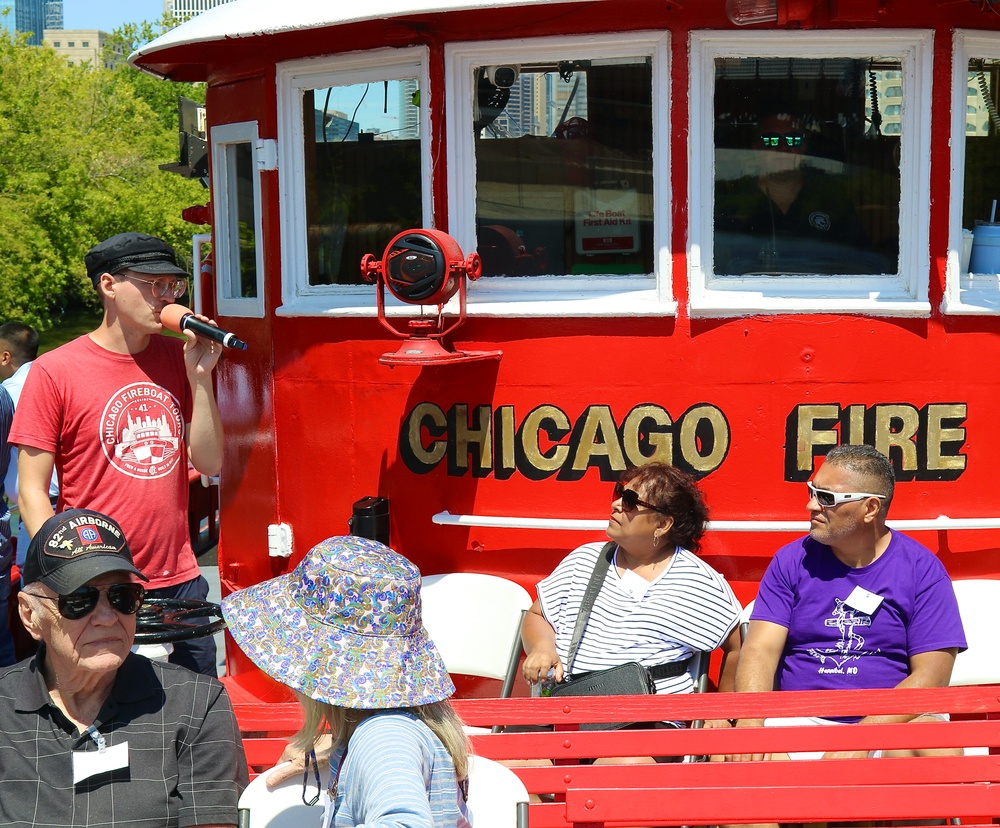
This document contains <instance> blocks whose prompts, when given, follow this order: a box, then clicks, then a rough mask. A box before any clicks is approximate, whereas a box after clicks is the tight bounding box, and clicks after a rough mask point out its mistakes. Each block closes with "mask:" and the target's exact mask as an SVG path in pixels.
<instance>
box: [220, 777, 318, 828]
mask: <svg viewBox="0 0 1000 828" xmlns="http://www.w3.org/2000/svg"><path fill="white" fill-rule="evenodd" d="M285 764H287V763H285ZM278 767H282V765H278ZM329 771H330V766H329V764H326V766H325V767H323V768H321V769H320V776H321V783H322V784H323V786H324V790H325V786H326V779H327V777H328V776H329ZM270 772H271V771H269V770H267V771H264V772H263V773H262V774H260V776H257V777H255V778H254V779H253V780H252V781H251V782H250V784H249V785H247V786H246V789H245V790H244V791H243V794H242V795H241V796H240V801H239V804H238V806H237V807H238V808H239V828H308V826H310V825H319V824H320V822H322V817H323V807H322V805H321V804H319V803H317V804H316V805H313V806H309V805H306V804H305V803H304V802H303V801H302V776H301V775H300V774H295V775H294V776H292V778H291V779H286V780H285V781H284V782H282V783H281V784H280V785H276V786H275V787H273V788H268V787H267V784H266V782H265V779H266V778H267V775H268V774H269V773H270ZM308 793H309V795H310V796H312V795H313V794H315V793H317V790H316V787H315V782H314V780H313V779H312V778H311V777H310V779H309V788H308Z"/></svg>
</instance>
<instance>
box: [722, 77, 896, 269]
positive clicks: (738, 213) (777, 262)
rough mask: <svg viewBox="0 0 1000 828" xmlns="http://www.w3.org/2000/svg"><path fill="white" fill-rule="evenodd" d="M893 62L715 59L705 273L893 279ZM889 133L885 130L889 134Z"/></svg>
mask: <svg viewBox="0 0 1000 828" xmlns="http://www.w3.org/2000/svg"><path fill="white" fill-rule="evenodd" d="M898 71H899V62H898V61H893V60H858V59H836V58H834V59H806V58H799V59H795V60H790V59H787V58H718V59H717V60H716V83H715V272H716V273H717V274H723V275H743V274H772V275H775V276H787V275H794V274H845V273H852V274H853V273H876V274H886V273H892V274H894V273H896V271H897V268H898V261H899V139H898V138H896V137H890V136H893V135H898V134H899V130H898V127H899V118H900V116H899V114H898V113H899V107H898V106H896V107H895V112H896V114H894V115H891V116H890V115H888V114H887V111H888V107H886V106H884V103H883V102H884V101H885V99H886V98H887V97H893V96H894V97H899V94H898V93H897V94H895V95H894V93H895V92H896V91H897V90H899V89H900V87H899V85H898V84H897V82H896V81H893V82H892V83H893V84H894V85H891V86H890V85H888V83H887V78H886V74H887V73H898ZM894 126H895V127H896V129H895V130H893V129H892V127H894Z"/></svg>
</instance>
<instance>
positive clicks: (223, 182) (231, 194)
mask: <svg viewBox="0 0 1000 828" xmlns="http://www.w3.org/2000/svg"><path fill="white" fill-rule="evenodd" d="M257 134H258V133H257V123H256V121H251V122H245V123H238V124H221V125H219V126H216V127H213V129H212V132H211V138H212V176H213V179H214V181H215V192H216V193H217V197H216V205H215V206H216V210H215V228H216V231H215V275H216V284H217V301H218V306H219V307H218V310H219V313H222V314H225V315H227V316H255V317H261V316H263V315H264V298H263V296H264V290H263V284H264V280H263V263H262V254H263V246H262V245H261V244H260V243H259V240H260V236H261V210H260V198H261V195H260V176H259V175H258V171H259V170H260V169H262V168H271V169H273V162H269V161H268V156H267V149H268V148H270V149H271V150H272V151H273V142H261V141H259V140H258V138H257Z"/></svg>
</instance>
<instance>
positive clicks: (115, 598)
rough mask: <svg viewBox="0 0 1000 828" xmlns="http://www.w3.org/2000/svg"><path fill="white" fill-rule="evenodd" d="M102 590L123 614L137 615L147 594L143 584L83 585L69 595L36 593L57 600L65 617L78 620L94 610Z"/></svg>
mask: <svg viewBox="0 0 1000 828" xmlns="http://www.w3.org/2000/svg"><path fill="white" fill-rule="evenodd" d="M102 592H106V593H107V594H108V603H109V604H111V608H112V609H113V610H115V612H120V613H121V614H122V615H135V614H136V613H137V612H138V611H139V607H141V606H142V599H143V598H144V597H145V596H146V590H145V589H144V588H143V586H142V584H111V586H107V587H95V586H82V587H80V588H79V589H77V590H74V591H73V592H70V593H69V594H68V595H59V596H57V597H56V598H50V597H49V596H48V595H38V594H35V597H36V598H44V599H45V600H46V601H55V602H56V603H57V604H58V606H59V614H60V615H61V616H62V617H63V618H65V619H67V620H69V621H76V620H78V619H80V618H83V617H84V616H87V615H90V613H92V612H93V611H94V608H95V607H96V606H97V602H98V601H100V600H101V593H102Z"/></svg>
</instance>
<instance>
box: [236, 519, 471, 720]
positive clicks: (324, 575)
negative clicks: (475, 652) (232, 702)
mask: <svg viewBox="0 0 1000 828" xmlns="http://www.w3.org/2000/svg"><path fill="white" fill-rule="evenodd" d="M222 612H223V615H224V616H225V619H226V622H227V623H228V626H229V632H230V633H231V634H232V636H233V639H234V640H235V641H236V643H237V644H238V645H239V647H240V649H241V650H243V652H244V653H246V654H247V656H248V657H249V658H250V660H251V661H253V663H254V664H256V665H257V666H258V667H260V669H261V670H263V671H264V672H265V673H267V675H269V676H270V677H271V678H274V679H276V680H278V681H280V682H281V683H282V684H286V685H288V686H289V687H291V688H293V689H295V690H298V691H299V692H300V693H303V694H305V695H306V696H309V697H310V698H313V699H316V700H317V701H321V702H326V703H328V704H333V705H337V706H339V707H353V708H358V709H363V710H377V709H385V708H391V707H415V706H416V705H421V704H431V703H433V702H438V701H441V700H443V699H446V698H448V697H449V696H451V695H452V693H454V692H455V685H454V684H452V681H451V678H450V677H449V676H448V671H447V670H446V669H445V666H444V662H443V661H442V660H441V656H440V655H439V654H438V651H437V648H436V647H435V646H434V642H433V641H431V639H430V637H429V636H428V634H427V630H426V629H424V626H423V622H422V621H421V617H420V571H419V570H418V569H417V568H416V567H415V566H414V565H413V564H412V563H410V561H408V560H407V559H406V558H404V557H403V556H402V555H399V554H397V553H396V552H393V551H392V550H391V549H390V548H389V547H387V546H384V545H383V544H381V543H378V542H377V541H373V540H368V539H367V538H360V537H355V536H353V535H348V536H345V537H335V538H328V539H327V540H325V541H323V542H322V543H319V544H317V545H316V546H314V547H313V548H312V549H311V550H309V553H308V554H307V555H306V556H305V558H303V559H302V561H301V562H300V563H299V565H298V566H296V567H295V569H293V570H292V571H291V572H290V573H288V574H287V575H281V576H279V577H277V578H272V579H271V580H269V581H264V582H263V583H260V584H257V585H255V586H252V587H248V588H247V589H243V590H240V591H239V592H234V593H233V594H232V595H230V596H228V597H227V598H225V599H223V601H222Z"/></svg>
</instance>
